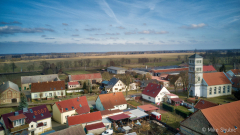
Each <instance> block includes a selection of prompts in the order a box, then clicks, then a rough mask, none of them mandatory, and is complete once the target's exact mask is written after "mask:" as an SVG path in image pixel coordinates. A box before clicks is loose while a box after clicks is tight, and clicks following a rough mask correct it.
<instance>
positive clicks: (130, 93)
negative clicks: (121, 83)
mask: <svg viewBox="0 0 240 135" xmlns="http://www.w3.org/2000/svg"><path fill="white" fill-rule="evenodd" d="M122 93H123V95H124V96H126V92H122ZM140 93H142V91H141V90H138V91H136V90H131V91H128V92H127V94H128V95H134V94H140Z"/></svg>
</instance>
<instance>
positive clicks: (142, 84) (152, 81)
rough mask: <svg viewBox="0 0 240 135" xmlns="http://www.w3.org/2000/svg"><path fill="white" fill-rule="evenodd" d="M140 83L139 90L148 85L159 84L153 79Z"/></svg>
mask: <svg viewBox="0 0 240 135" xmlns="http://www.w3.org/2000/svg"><path fill="white" fill-rule="evenodd" d="M140 83H141V85H140V88H141V89H145V88H146V87H147V85H148V84H149V83H155V84H158V83H159V82H158V81H157V80H155V79H151V80H148V78H147V80H142V81H140Z"/></svg>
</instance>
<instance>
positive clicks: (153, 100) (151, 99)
mask: <svg viewBox="0 0 240 135" xmlns="http://www.w3.org/2000/svg"><path fill="white" fill-rule="evenodd" d="M142 98H143V99H145V100H148V101H150V102H153V103H155V98H153V97H150V96H148V95H145V94H142Z"/></svg>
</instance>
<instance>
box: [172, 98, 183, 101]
mask: <svg viewBox="0 0 240 135" xmlns="http://www.w3.org/2000/svg"><path fill="white" fill-rule="evenodd" d="M171 100H172V101H174V102H180V101H183V100H182V99H180V98H171Z"/></svg>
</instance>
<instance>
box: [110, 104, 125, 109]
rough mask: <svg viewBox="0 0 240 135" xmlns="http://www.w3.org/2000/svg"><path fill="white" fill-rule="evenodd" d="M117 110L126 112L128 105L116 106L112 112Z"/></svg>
mask: <svg viewBox="0 0 240 135" xmlns="http://www.w3.org/2000/svg"><path fill="white" fill-rule="evenodd" d="M116 109H119V110H125V109H127V104H122V105H115V106H114V109H111V110H116Z"/></svg>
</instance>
